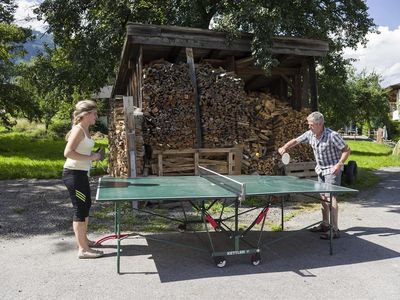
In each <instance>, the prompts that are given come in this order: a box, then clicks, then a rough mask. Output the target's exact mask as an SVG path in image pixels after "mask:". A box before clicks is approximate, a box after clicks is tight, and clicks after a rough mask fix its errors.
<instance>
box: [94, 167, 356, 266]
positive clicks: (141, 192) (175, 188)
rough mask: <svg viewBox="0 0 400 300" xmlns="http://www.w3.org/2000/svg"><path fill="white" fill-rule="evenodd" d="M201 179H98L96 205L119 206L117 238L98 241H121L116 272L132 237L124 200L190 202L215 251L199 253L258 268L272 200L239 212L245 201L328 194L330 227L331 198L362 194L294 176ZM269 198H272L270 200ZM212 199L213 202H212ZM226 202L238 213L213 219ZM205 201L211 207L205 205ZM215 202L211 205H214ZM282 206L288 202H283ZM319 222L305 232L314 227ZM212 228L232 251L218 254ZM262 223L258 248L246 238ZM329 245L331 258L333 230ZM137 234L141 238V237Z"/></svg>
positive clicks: (206, 173) (207, 175) (205, 175)
mask: <svg viewBox="0 0 400 300" xmlns="http://www.w3.org/2000/svg"><path fill="white" fill-rule="evenodd" d="M198 171H199V174H200V175H199V176H163V177H152V176H149V177H135V178H115V177H103V178H101V179H100V180H99V184H98V188H97V194H96V201H99V202H104V201H110V202H114V207H115V234H114V235H110V236H108V237H105V238H103V239H101V240H99V241H98V243H101V242H103V241H105V240H107V239H109V238H116V239H117V272H118V273H120V246H121V241H122V240H123V239H124V238H126V237H127V236H128V234H121V216H120V205H119V204H120V203H122V202H124V201H187V202H189V203H190V204H191V205H192V206H193V207H194V208H195V209H197V210H198V211H199V212H200V213H201V218H200V220H199V221H201V222H203V223H204V227H205V231H206V232H207V235H208V238H209V242H210V249H207V250H205V249H199V250H203V251H207V252H209V253H211V257H212V258H213V259H214V261H215V263H216V265H217V266H218V267H223V266H225V264H226V259H225V257H226V256H232V255H245V254H248V255H251V262H252V263H253V264H254V265H258V264H259V263H260V260H261V235H262V233H263V228H264V224H265V219H266V215H267V212H268V210H269V208H270V205H271V203H270V201H268V200H266V201H265V205H263V206H262V207H257V208H250V209H249V210H247V211H245V212H243V211H242V212H239V207H240V205H241V202H242V201H244V200H245V199H246V196H260V195H262V196H271V197H272V196H282V199H284V197H288V196H289V195H293V194H320V193H328V194H329V195H330V197H329V207H330V223H332V218H331V209H332V194H338V193H352V192H357V190H354V189H350V188H346V187H341V186H335V185H331V184H327V183H319V182H317V181H313V180H308V179H299V178H297V177H293V176H262V175H227V176H224V175H221V174H218V173H216V172H214V171H212V170H209V169H206V168H204V167H199V169H198ZM266 198H268V197H266ZM210 200H211V201H210ZM219 200H223V201H227V202H230V203H233V206H234V212H233V213H232V215H230V216H228V217H223V216H222V212H221V216H220V217H219V218H215V217H213V216H211V214H210V213H209V209H210V208H211V207H212V205H213V204H214V203H216V201H219ZM206 201H207V202H208V205H206V204H205V203H206ZM210 203H211V204H210ZM282 203H283V201H282ZM254 209H258V210H259V213H258V215H257V217H256V218H255V219H254V221H253V222H252V223H251V224H249V225H248V227H247V228H246V229H243V228H241V229H239V218H240V216H241V215H242V214H244V213H246V212H248V211H250V210H254ZM137 210H139V211H142V212H145V213H149V214H152V215H156V216H161V217H165V218H167V219H170V220H171V221H177V222H179V223H180V225H179V226H178V228H179V229H181V230H182V229H185V228H186V225H187V223H190V221H188V220H187V219H186V215H185V217H184V219H182V220H180V219H175V218H171V217H169V216H162V215H159V214H157V213H154V212H152V211H149V210H146V209H145V208H143V209H141V208H137ZM228 219H229V220H232V219H233V223H234V225H232V226H228V225H227V224H226V223H227V222H226V221H227V220H228ZM318 223H319V222H316V223H314V224H311V225H309V226H307V227H305V228H308V227H311V226H313V225H315V224H318ZM208 224H209V225H210V226H211V227H212V228H213V229H215V231H216V232H221V234H226V235H228V237H229V239H230V240H232V245H231V246H229V248H227V249H223V250H222V251H221V250H218V251H217V249H216V247H215V245H214V242H213V239H212V237H211V234H210V229H209V226H208ZM257 224H260V226H261V230H260V231H259V237H258V242H257V245H253V243H251V242H249V241H248V240H246V235H247V233H249V231H250V230H251V229H252V228H253V227H254V226H255V225H257ZM330 228H331V229H330V230H331V235H330V236H331V240H330V254H332V253H333V252H332V226H330ZM282 229H283V204H282ZM136 234H137V233H136Z"/></svg>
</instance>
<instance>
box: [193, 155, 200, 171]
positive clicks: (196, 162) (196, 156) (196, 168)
mask: <svg viewBox="0 0 400 300" xmlns="http://www.w3.org/2000/svg"><path fill="white" fill-rule="evenodd" d="M199 164H200V160H199V152H198V151H196V153H195V154H194V174H195V175H199V168H198V166H199Z"/></svg>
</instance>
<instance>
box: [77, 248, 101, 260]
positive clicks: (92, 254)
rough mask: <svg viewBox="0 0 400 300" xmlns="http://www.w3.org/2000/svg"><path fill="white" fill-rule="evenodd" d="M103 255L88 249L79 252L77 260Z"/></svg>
mask: <svg viewBox="0 0 400 300" xmlns="http://www.w3.org/2000/svg"><path fill="white" fill-rule="evenodd" d="M103 255H104V252H103V251H99V250H93V249H89V250H87V251H84V250H79V252H78V258H79V259H86V258H89V259H90V258H98V257H102V256H103Z"/></svg>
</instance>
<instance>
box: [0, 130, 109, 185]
mask: <svg viewBox="0 0 400 300" xmlns="http://www.w3.org/2000/svg"><path fill="white" fill-rule="evenodd" d="M65 144H66V142H65V140H63V139H58V140H53V139H51V138H45V137H37V136H35V135H34V134H30V133H19V132H5V131H3V132H0V179H16V178H60V177H61V172H62V169H63V165H64V161H65V158H64V154H63V152H64V147H65ZM107 144H108V142H107V140H106V139H104V140H96V146H95V147H98V146H100V145H102V146H107ZM106 164H107V163H106V161H104V162H103V166H104V168H105V169H107V165H106ZM91 173H92V174H93V175H94V174H102V173H105V171H104V170H103V169H102V167H100V166H98V167H97V168H95V169H93V170H92V171H91Z"/></svg>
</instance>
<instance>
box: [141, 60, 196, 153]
mask: <svg viewBox="0 0 400 300" xmlns="http://www.w3.org/2000/svg"><path fill="white" fill-rule="evenodd" d="M143 113H144V118H145V124H144V128H143V138H144V141H145V143H146V144H149V145H151V146H152V148H153V149H163V150H165V149H185V148H193V147H194V146H195V140H196V139H195V131H196V125H195V117H194V116H195V106H194V101H193V87H192V85H191V83H190V77H189V68H188V66H187V64H171V63H169V62H163V61H161V62H156V63H154V64H151V65H149V66H147V67H146V68H144V69H143Z"/></svg>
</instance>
